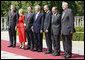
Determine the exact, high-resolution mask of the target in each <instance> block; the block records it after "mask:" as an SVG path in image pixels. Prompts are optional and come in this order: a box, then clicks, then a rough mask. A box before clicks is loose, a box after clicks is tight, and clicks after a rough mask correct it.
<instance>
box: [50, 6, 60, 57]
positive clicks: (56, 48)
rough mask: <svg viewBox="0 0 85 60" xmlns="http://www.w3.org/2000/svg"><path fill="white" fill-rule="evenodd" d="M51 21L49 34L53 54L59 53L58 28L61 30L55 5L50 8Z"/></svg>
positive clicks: (57, 54)
mask: <svg viewBox="0 0 85 60" xmlns="http://www.w3.org/2000/svg"><path fill="white" fill-rule="evenodd" d="M52 13H53V14H52V21H51V36H52V43H53V47H54V52H53V54H52V55H53V56H59V55H60V30H61V16H60V14H59V13H58V9H57V7H53V8H52Z"/></svg>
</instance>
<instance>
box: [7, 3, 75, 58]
mask: <svg viewBox="0 0 85 60" xmlns="http://www.w3.org/2000/svg"><path fill="white" fill-rule="evenodd" d="M62 9H63V13H62V16H61V15H60V14H59V13H58V8H57V7H56V6H55V7H53V8H52V12H51V11H50V10H49V7H48V5H45V6H44V11H45V14H44V13H42V12H41V9H40V6H39V5H36V6H35V14H33V13H32V8H31V7H28V8H27V10H28V13H27V14H26V15H25V24H24V25H25V26H26V28H25V30H26V37H27V41H28V44H27V48H24V50H27V49H30V50H31V51H37V52H42V47H43V46H42V38H43V32H45V38H46V44H47V51H45V52H44V53H45V54H51V53H52V44H53V47H54V52H53V53H52V55H54V56H59V55H60V34H61V35H62V39H63V47H64V52H65V55H64V56H63V57H64V58H70V57H71V55H72V41H71V40H72V35H73V33H74V16H73V13H72V10H71V9H69V8H68V3H67V2H63V3H62ZM11 10H13V8H12V9H11ZM10 14H11V12H9V13H8V28H9V37H10V46H9V47H11V46H12V47H15V46H16V37H15V36H16V34H15V33H16V31H15V29H14V27H15V25H16V22H17V20H18V13H17V12H14V11H13V15H12V16H10ZM13 43H14V44H13Z"/></svg>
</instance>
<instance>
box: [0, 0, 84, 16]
mask: <svg viewBox="0 0 85 60" xmlns="http://www.w3.org/2000/svg"><path fill="white" fill-rule="evenodd" d="M66 2H68V3H69V8H71V9H72V10H73V13H74V15H75V16H83V15H84V1H66ZM11 4H13V5H15V6H16V10H17V11H18V10H19V9H20V8H23V9H24V12H25V13H26V12H27V7H28V6H32V8H33V12H34V7H35V5H38V4H39V5H40V6H41V10H42V11H43V12H44V10H43V6H44V5H49V8H50V10H51V9H52V7H53V6H57V7H58V11H59V12H60V13H62V1H1V17H6V16H7V12H8V11H9V10H10V5H11Z"/></svg>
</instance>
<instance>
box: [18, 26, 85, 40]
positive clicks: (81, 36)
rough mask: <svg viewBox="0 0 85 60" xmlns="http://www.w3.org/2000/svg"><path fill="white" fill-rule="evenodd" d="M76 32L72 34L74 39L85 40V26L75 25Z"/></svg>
mask: <svg viewBox="0 0 85 60" xmlns="http://www.w3.org/2000/svg"><path fill="white" fill-rule="evenodd" d="M75 29H76V32H75V33H74V34H73V36H72V40H73V41H84V26H76V27H75ZM17 35H18V29H17ZM43 39H45V33H43ZM60 40H62V37H61V36H60Z"/></svg>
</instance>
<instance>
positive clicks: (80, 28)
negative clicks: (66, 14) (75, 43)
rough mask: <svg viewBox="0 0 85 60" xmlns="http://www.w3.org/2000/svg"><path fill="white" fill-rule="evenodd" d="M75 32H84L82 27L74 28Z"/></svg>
mask: <svg viewBox="0 0 85 60" xmlns="http://www.w3.org/2000/svg"><path fill="white" fill-rule="evenodd" d="M75 29H76V32H84V26H76V27H75Z"/></svg>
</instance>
